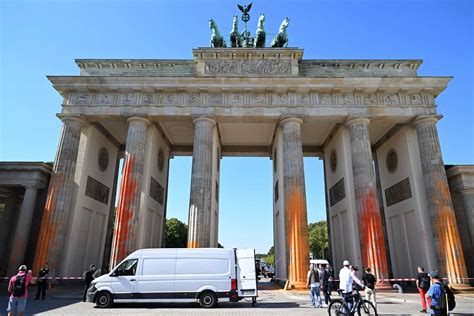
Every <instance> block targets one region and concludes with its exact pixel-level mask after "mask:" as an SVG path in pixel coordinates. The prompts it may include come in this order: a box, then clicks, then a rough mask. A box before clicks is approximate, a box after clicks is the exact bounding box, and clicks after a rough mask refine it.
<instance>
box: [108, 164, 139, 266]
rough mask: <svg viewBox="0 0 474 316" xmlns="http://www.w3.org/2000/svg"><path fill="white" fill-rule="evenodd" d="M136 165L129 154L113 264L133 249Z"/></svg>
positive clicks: (113, 250) (114, 244)
mask: <svg viewBox="0 0 474 316" xmlns="http://www.w3.org/2000/svg"><path fill="white" fill-rule="evenodd" d="M134 165H135V159H134V157H132V156H129V157H128V159H127V160H126V161H125V164H124V169H123V175H122V182H121V184H120V195H119V202H118V206H117V219H116V222H115V231H114V240H113V243H112V244H113V248H112V256H111V258H112V259H111V261H112V262H111V266H115V265H116V264H118V263H119V262H120V261H121V260H122V259H123V258H125V257H126V256H127V255H128V252H129V251H130V250H131V247H130V244H128V245H127V243H130V242H132V240H133V236H132V234H133V209H132V207H131V204H132V203H133V202H134V197H135V195H136V190H137V182H136V181H134V179H133V174H132V172H133V167H134Z"/></svg>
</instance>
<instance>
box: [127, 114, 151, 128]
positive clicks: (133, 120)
mask: <svg viewBox="0 0 474 316" xmlns="http://www.w3.org/2000/svg"><path fill="white" fill-rule="evenodd" d="M135 121H139V122H142V123H145V124H146V126H148V125H150V124H151V122H150V120H149V119H147V118H144V117H141V116H131V117H129V118H128V119H127V122H128V123H131V122H135Z"/></svg>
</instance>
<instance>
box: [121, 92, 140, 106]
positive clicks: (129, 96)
mask: <svg viewBox="0 0 474 316" xmlns="http://www.w3.org/2000/svg"><path fill="white" fill-rule="evenodd" d="M136 101H137V95H136V94H135V93H121V94H120V95H119V102H118V103H119V104H123V105H132V104H135V103H136Z"/></svg>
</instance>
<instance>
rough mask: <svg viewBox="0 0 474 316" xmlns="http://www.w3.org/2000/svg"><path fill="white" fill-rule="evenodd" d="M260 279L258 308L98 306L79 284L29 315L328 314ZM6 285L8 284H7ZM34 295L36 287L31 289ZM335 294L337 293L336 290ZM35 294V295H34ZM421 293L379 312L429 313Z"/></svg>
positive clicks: (471, 311)
mask: <svg viewBox="0 0 474 316" xmlns="http://www.w3.org/2000/svg"><path fill="white" fill-rule="evenodd" d="M265 281H266V280H264V281H263V282H260V284H259V287H260V288H261V290H260V291H259V299H258V304H257V306H256V307H252V305H251V302H250V300H248V301H241V302H239V303H220V304H219V305H218V307H217V308H214V309H203V308H200V307H199V305H198V304H193V303H186V304H183V303H173V304H169V303H167V304H165V303H159V304H116V305H115V306H114V307H113V308H109V309H98V308H95V307H94V305H93V304H91V303H83V302H81V301H80V300H81V289H80V287H78V286H75V287H68V288H55V289H53V290H52V291H50V292H48V294H49V297H48V298H47V299H46V300H44V301H34V300H33V299H32V298H30V299H29V300H28V304H27V308H26V313H25V314H26V315H81V316H84V315H287V316H290V315H291V316H292V315H327V314H328V312H327V309H316V308H312V307H311V306H310V298H309V294H308V293H307V292H295V291H284V290H280V289H277V288H275V287H273V285H272V284H271V283H270V282H265ZM2 284H3V283H2ZM3 285H4V284H3ZM30 291H31V293H32V294H33V295H32V296H34V293H35V291H36V288H35V287H32V289H31V290H30ZM1 293H2V296H1V297H0V300H1V304H0V308H1V312H0V315H4V314H5V310H6V306H7V297H6V296H4V294H3V293H4V289H2V292H1ZM334 294H335V293H334ZM30 296H31V295H30ZM456 302H457V307H456V309H455V310H454V313H452V314H451V315H474V294H470V295H457V296H456ZM420 309H421V308H420V302H419V296H418V294H415V293H407V294H405V293H404V294H398V293H387V292H385V293H379V294H378V312H379V315H426V314H422V313H419V310H420Z"/></svg>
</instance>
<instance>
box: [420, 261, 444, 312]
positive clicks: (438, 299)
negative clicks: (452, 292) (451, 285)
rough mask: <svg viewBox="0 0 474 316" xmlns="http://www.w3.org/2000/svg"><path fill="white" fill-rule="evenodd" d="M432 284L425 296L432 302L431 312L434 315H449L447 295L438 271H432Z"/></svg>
mask: <svg viewBox="0 0 474 316" xmlns="http://www.w3.org/2000/svg"><path fill="white" fill-rule="evenodd" d="M430 277H431V286H430V288H429V290H428V292H427V293H426V295H425V297H426V299H427V300H428V301H429V302H430V313H431V314H432V315H448V312H447V308H446V305H447V302H446V295H445V293H444V290H443V285H442V283H441V277H440V276H439V273H438V271H436V270H435V271H431V272H430Z"/></svg>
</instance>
